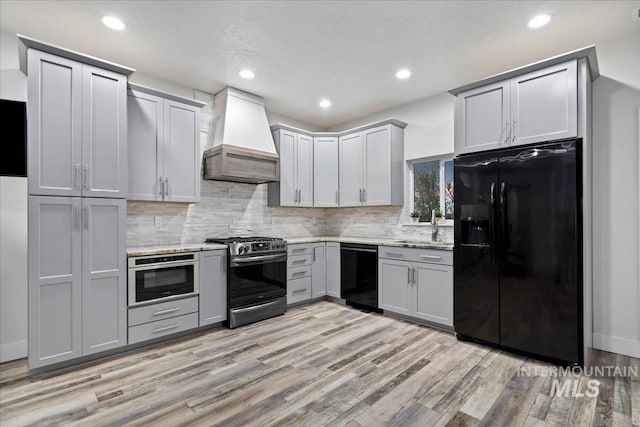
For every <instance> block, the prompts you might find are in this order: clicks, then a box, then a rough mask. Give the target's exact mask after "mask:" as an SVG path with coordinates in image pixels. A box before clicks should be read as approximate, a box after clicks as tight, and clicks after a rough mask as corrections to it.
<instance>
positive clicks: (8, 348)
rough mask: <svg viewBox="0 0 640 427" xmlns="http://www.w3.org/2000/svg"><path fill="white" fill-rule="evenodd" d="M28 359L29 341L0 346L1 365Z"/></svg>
mask: <svg viewBox="0 0 640 427" xmlns="http://www.w3.org/2000/svg"><path fill="white" fill-rule="evenodd" d="M23 357H27V340H22V341H14V342H8V343H5V344H0V363H4V362H9V361H10V360H16V359H22V358H23Z"/></svg>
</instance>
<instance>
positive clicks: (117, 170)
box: [27, 49, 127, 198]
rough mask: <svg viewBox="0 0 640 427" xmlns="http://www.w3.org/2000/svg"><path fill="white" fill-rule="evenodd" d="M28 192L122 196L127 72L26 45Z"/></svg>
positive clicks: (125, 151) (125, 163) (125, 154)
mask: <svg viewBox="0 0 640 427" xmlns="http://www.w3.org/2000/svg"><path fill="white" fill-rule="evenodd" d="M27 70H28V78H27V85H28V109H27V110H28V111H27V115H28V139H29V142H28V147H29V148H28V174H29V194H33V195H42V196H84V197H109V198H125V197H126V194H127V115H126V111H127V104H126V85H127V77H126V75H124V74H120V73H116V72H113V71H108V70H105V69H101V68H98V67H95V66H91V65H88V64H84V63H81V62H77V61H74V60H71V59H68V58H64V57H60V56H57V55H53V54H51V53H47V52H42V51H39V50H35V49H29V50H28V51H27Z"/></svg>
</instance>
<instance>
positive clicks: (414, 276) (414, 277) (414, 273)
mask: <svg viewBox="0 0 640 427" xmlns="http://www.w3.org/2000/svg"><path fill="white" fill-rule="evenodd" d="M417 271H418V269H417V268H414V269H413V277H412V278H413V284H414V285H415V284H416V273H417Z"/></svg>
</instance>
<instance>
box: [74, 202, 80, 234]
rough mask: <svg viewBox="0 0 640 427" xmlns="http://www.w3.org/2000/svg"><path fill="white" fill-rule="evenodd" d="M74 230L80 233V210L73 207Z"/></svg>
mask: <svg viewBox="0 0 640 427" xmlns="http://www.w3.org/2000/svg"><path fill="white" fill-rule="evenodd" d="M73 229H74V230H77V231H80V208H79V207H77V206H74V207H73Z"/></svg>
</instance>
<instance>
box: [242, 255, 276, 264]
mask: <svg viewBox="0 0 640 427" xmlns="http://www.w3.org/2000/svg"><path fill="white" fill-rule="evenodd" d="M278 258H283V261H284V258H285V255H284V254H278V255H260V256H252V257H248V258H235V259H232V260H231V262H235V263H238V264H244V263H248V262H254V261H267V260H270V259H278Z"/></svg>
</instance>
